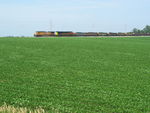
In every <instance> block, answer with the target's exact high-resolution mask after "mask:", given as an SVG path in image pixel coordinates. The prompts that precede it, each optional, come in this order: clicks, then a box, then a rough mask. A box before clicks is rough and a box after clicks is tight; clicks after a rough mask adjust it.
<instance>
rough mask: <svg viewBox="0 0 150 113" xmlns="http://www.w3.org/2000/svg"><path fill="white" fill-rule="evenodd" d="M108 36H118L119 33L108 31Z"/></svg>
mask: <svg viewBox="0 0 150 113" xmlns="http://www.w3.org/2000/svg"><path fill="white" fill-rule="evenodd" d="M108 36H118V34H117V33H112V32H109V33H108Z"/></svg>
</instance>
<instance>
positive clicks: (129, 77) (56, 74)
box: [0, 37, 150, 113]
mask: <svg viewBox="0 0 150 113" xmlns="http://www.w3.org/2000/svg"><path fill="white" fill-rule="evenodd" d="M149 81H150V37H109V38H108V37H104V38H103V37H101V38H96V37H89V38H84V37H80V38H79V37H78V38H76V37H74V38H73V37H66V38H0V106H1V107H0V112H1V111H2V110H3V111H4V109H5V110H6V109H7V108H10V109H15V110H19V109H24V110H31V111H33V112H34V111H36V110H41V112H54V113H59V112H60V113H65V112H67V113H95V112H108V113H109V112H136V113H139V112H144V113H146V112H150V97H149V95H150V84H149V83H150V82H149ZM8 106H10V107H8Z"/></svg>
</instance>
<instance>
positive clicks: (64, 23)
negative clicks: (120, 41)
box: [0, 0, 150, 36]
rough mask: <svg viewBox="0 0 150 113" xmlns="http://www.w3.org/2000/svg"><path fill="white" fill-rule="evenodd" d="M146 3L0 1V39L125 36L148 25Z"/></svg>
mask: <svg viewBox="0 0 150 113" xmlns="http://www.w3.org/2000/svg"><path fill="white" fill-rule="evenodd" d="M149 13H150V0H54V1H53V0H0V36H32V35H33V34H34V32H35V31H65V30H67V31H74V32H78V31H81V32H88V31H93V32H129V31H131V30H132V29H133V28H135V27H136V28H139V29H142V28H143V27H144V26H145V25H150V15H149Z"/></svg>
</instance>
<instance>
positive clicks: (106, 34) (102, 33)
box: [98, 32, 108, 36]
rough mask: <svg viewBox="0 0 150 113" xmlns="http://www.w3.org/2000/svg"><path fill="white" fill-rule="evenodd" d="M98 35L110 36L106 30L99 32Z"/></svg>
mask: <svg viewBox="0 0 150 113" xmlns="http://www.w3.org/2000/svg"><path fill="white" fill-rule="evenodd" d="M98 36H108V33H105V32H99V33H98Z"/></svg>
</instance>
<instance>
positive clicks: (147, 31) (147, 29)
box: [132, 25, 150, 34]
mask: <svg viewBox="0 0 150 113" xmlns="http://www.w3.org/2000/svg"><path fill="white" fill-rule="evenodd" d="M132 32H133V33H135V34H150V26H149V25H146V26H145V27H144V28H143V29H142V30H140V29H137V28H134V29H133V30H132Z"/></svg>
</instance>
